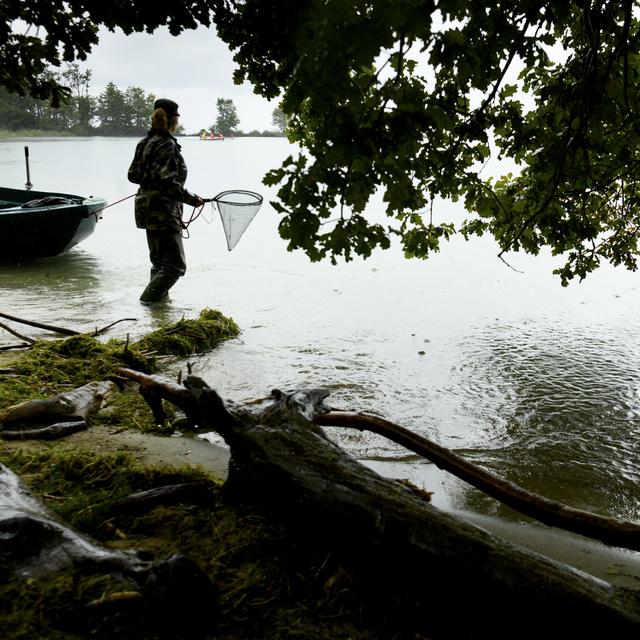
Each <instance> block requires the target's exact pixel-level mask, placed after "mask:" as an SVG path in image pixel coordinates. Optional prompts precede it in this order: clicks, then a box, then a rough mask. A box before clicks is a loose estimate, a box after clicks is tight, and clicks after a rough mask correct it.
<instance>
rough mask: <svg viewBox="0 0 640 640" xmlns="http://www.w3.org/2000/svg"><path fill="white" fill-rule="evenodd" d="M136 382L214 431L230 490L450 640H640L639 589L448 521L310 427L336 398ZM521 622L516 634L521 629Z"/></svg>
mask: <svg viewBox="0 0 640 640" xmlns="http://www.w3.org/2000/svg"><path fill="white" fill-rule="evenodd" d="M119 373H120V374H121V375H122V376H123V377H126V378H129V379H133V380H137V381H138V382H139V383H140V392H141V394H142V395H143V396H144V397H145V399H146V400H147V402H148V403H149V406H150V408H151V409H152V411H153V413H154V416H155V418H156V420H157V421H158V422H162V421H163V420H164V410H163V406H162V402H163V400H168V401H170V402H172V403H173V404H175V405H176V406H178V407H179V408H181V409H182V410H183V411H184V412H185V414H186V415H187V417H188V419H189V420H190V422H191V423H192V424H194V425H198V426H199V427H200V428H201V429H212V430H215V431H217V432H218V433H219V434H220V435H221V436H222V437H223V438H224V439H225V441H226V442H227V444H228V445H229V447H230V450H231V458H230V463H229V475H228V478H227V481H226V483H225V490H226V491H227V493H228V494H229V495H230V496H231V497H233V498H234V499H237V500H242V501H259V502H260V503H262V504H266V505H268V506H269V507H270V508H271V509H272V510H273V513H274V514H277V515H278V516H279V517H282V518H284V519H285V520H286V521H287V522H288V523H289V524H291V525H292V526H295V527H297V528H298V529H299V531H300V532H301V534H302V535H307V536H310V537H311V536H321V537H322V539H323V541H324V542H325V543H326V542H327V541H330V542H331V544H332V545H333V546H334V548H335V550H336V553H339V554H344V557H345V558H348V559H349V561H350V562H352V563H355V564H357V565H358V566H359V567H360V568H362V569H363V570H365V571H369V572H370V574H371V580H372V581H378V582H377V584H379V585H380V588H381V589H383V588H384V589H386V590H388V589H390V588H395V589H396V590H397V592H398V593H401V594H403V595H402V597H403V598H404V599H405V600H408V601H410V602H412V603H414V604H415V608H416V610H419V611H424V614H425V616H426V617H429V620H430V623H431V627H430V629H431V631H434V632H435V633H436V634H437V633H441V634H445V635H444V637H465V638H466V637H474V638H475V637H492V638H496V637H519V638H523V637H543V634H544V635H548V634H549V633H552V634H553V635H554V637H563V636H564V635H565V634H569V635H568V636H567V637H579V636H584V637H601V636H600V635H599V634H600V633H606V634H607V635H608V636H609V637H636V636H637V635H638V634H639V633H640V601H639V599H638V594H637V593H636V592H628V591H626V590H623V589H620V588H616V587H614V586H612V585H611V584H609V583H608V582H605V581H602V580H599V579H597V578H595V577H593V576H589V575H587V574H584V573H582V572H578V571H576V570H574V569H572V568H570V567H568V566H566V565H564V564H562V563H558V562H555V561H552V560H549V559H547V558H544V557H542V556H540V555H538V554H535V553H533V552H530V551H528V550H525V549H523V548H520V547H517V546H515V545H513V544H511V543H509V542H507V541H505V540H503V539H501V538H499V537H497V536H495V535H492V534H490V533H488V532H486V531H485V530H483V529H480V528H478V527H475V526H473V525H471V524H469V523H466V522H464V521H462V520H460V519H458V518H456V517H453V516H451V515H449V514H446V513H444V512H442V511H440V510H439V509H437V508H435V507H433V506H432V505H430V504H429V503H428V502H427V501H425V500H424V499H421V498H420V497H419V496H418V495H416V494H415V493H414V492H413V491H411V490H410V489H408V488H407V487H405V486H403V485H402V484H400V483H398V482H396V481H393V480H388V479H385V478H383V477H382V476H380V475H378V474H376V473H375V472H374V471H372V470H370V469H369V468H367V467H365V466H364V465H361V464H360V463H358V462H357V461H356V460H355V459H353V458H352V457H351V456H349V455H348V454H347V453H345V452H344V451H343V450H342V449H341V448H340V447H338V446H337V445H336V444H334V443H333V442H331V441H330V440H329V438H328V437H327V436H326V434H325V433H324V431H323V430H322V428H321V427H319V426H317V425H316V424H314V422H313V420H314V418H316V417H318V416H321V415H324V414H326V413H328V411H329V408H328V407H326V406H325V405H324V400H325V399H326V397H327V396H328V392H326V391H323V390H312V391H307V392H294V393H282V392H279V391H274V392H272V396H271V398H269V399H265V400H264V401H260V402H256V403H253V404H246V405H243V406H241V407H236V406H233V405H231V404H229V405H228V407H227V406H225V403H224V402H223V401H222V399H221V398H220V396H219V395H218V394H217V393H216V392H215V391H214V390H213V389H210V388H209V387H208V386H207V385H206V383H205V382H204V381H202V380H200V379H199V378H196V377H194V376H189V377H187V378H186V379H185V381H184V386H181V385H178V384H176V383H174V382H172V381H169V380H167V379H165V378H161V377H159V376H147V375H145V374H141V373H138V372H135V371H132V370H130V369H120V370H119ZM514 625H517V626H514Z"/></svg>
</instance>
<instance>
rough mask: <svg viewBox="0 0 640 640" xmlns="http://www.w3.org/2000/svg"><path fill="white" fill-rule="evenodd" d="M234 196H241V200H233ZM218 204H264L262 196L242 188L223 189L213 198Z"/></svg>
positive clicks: (243, 205) (246, 205)
mask: <svg viewBox="0 0 640 640" xmlns="http://www.w3.org/2000/svg"><path fill="white" fill-rule="evenodd" d="M232 196H239V197H240V200H233V199H232ZM212 200H213V201H214V202H215V203H216V204H225V205H229V206H232V207H251V206H254V207H255V206H260V205H261V204H262V196H261V195H260V194H259V193H256V192H255V191H244V190H242V189H229V190H228V191H222V192H221V193H219V194H218V195H217V196H215V197H214V198H212Z"/></svg>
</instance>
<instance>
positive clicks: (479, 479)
mask: <svg viewBox="0 0 640 640" xmlns="http://www.w3.org/2000/svg"><path fill="white" fill-rule="evenodd" d="M314 422H315V423H316V424H319V425H324V426H333V427H347V428H350V429H358V430H360V431H371V432H373V433H377V434H379V435H381V436H384V437H385V438H388V439H389V440H392V441H393V442H396V443H398V444H400V445H402V446H403V447H406V448H407V449H409V450H410V451H413V452H414V453H417V454H418V455H421V456H423V457H425V458H427V459H429V460H431V461H432V462H433V463H435V464H436V465H437V466H438V467H439V468H441V469H444V470H445V471H448V472H449V473H452V474H453V475H455V476H456V477H458V478H460V479H461V480H464V481H465V482H468V483H469V484H471V485H472V486H474V487H475V488H476V489H480V490H481V491H483V492H484V493H486V494H487V495H489V496H491V497H492V498H495V499H496V500H499V501H500V502H502V503H503V504H506V505H508V506H509V507H511V508H512V509H516V510H517V511H519V512H520V513H523V514H525V515H527V516H531V517H532V518H535V519H536V520H539V521H540V522H543V523H544V524H547V525H550V526H553V527H559V528H561V529H566V530H567V531H572V532H573V533H578V534H580V535H583V536H588V537H590V538H595V539H597V540H600V541H601V542H604V543H605V544H609V545H615V546H620V547H625V548H627V549H634V550H636V551H638V550H640V525H638V524H635V523H633V522H629V521H625V520H618V519H615V518H609V517H606V516H601V515H598V514H595V513H590V512H588V511H582V510H580V509H574V508H572V507H568V506H566V505H564V504H562V503H560V502H555V501H553V500H549V499H547V498H545V497H544V496H541V495H538V494H535V493H531V492H529V491H527V490H526V489H523V488H522V487H519V486H518V485H516V484H514V483H512V482H509V481H508V480H503V479H501V478H498V477H496V476H494V475H493V474H492V473H489V472H488V471H485V470H484V469H481V468H480V467H478V466H476V465H474V464H472V463H470V462H467V461H466V460H464V459H463V458H461V457H460V456H459V455H457V454H455V453H454V452H453V451H451V450H450V449H446V448H445V447H441V446H439V445H437V444H435V443H433V442H431V441H429V440H427V439H426V438H423V437H422V436H419V435H417V434H415V433H413V432H411V431H409V430H408V429H405V428H403V427H401V426H399V425H397V424H394V423H393V422H389V421H388V420H385V419H383V418H379V417H378V416H373V415H367V414H363V413H355V412H351V411H331V412H329V413H326V414H324V415H320V416H317V417H315V418H314Z"/></svg>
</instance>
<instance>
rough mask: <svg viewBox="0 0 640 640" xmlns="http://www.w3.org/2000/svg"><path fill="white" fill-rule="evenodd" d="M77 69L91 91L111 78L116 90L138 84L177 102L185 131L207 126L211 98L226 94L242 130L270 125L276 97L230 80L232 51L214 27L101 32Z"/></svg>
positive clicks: (213, 110)
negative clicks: (89, 73)
mask: <svg viewBox="0 0 640 640" xmlns="http://www.w3.org/2000/svg"><path fill="white" fill-rule="evenodd" d="M79 64H80V68H81V69H82V70H85V69H90V70H91V71H92V76H91V84H90V88H91V93H92V94H94V95H97V94H99V93H100V92H101V91H102V89H104V87H105V86H106V85H107V84H108V83H109V82H113V83H114V84H115V85H116V86H117V87H118V88H119V89H121V90H124V89H126V88H127V87H129V86H135V87H141V88H142V89H144V90H145V91H146V92H149V93H153V94H154V95H155V96H156V97H157V98H171V99H172V100H175V101H176V102H177V103H178V104H179V105H180V116H181V117H180V121H181V123H182V125H183V126H184V127H185V129H186V131H187V132H188V133H193V132H195V131H199V130H200V129H202V128H205V129H208V128H209V127H210V126H211V125H212V124H213V123H214V122H215V120H216V117H217V109H216V100H217V99H218V98H231V99H232V100H233V103H234V104H235V106H236V108H237V110H238V117H239V118H240V125H239V128H240V129H242V130H243V131H252V130H254V129H257V130H259V131H262V130H264V129H273V126H272V123H271V113H272V111H273V110H274V108H275V107H276V106H277V101H272V102H268V101H267V100H265V99H264V98H262V97H260V96H257V95H255V94H254V93H253V89H252V87H251V85H249V84H244V85H240V86H238V85H235V84H233V70H234V68H235V65H234V62H233V60H232V54H231V52H230V51H229V49H228V48H227V45H226V44H225V43H224V42H222V41H221V40H220V39H219V38H218V37H217V36H216V33H215V31H214V30H213V29H204V28H200V29H197V30H195V31H186V32H185V33H183V34H182V35H180V36H177V37H174V36H171V35H170V34H169V32H168V31H167V30H166V29H158V30H157V31H156V32H155V33H153V34H147V33H144V34H140V33H136V34H132V35H130V36H127V35H124V34H123V33H122V32H121V31H119V30H118V31H116V32H115V33H110V32H109V31H106V30H101V31H100V43H99V44H98V45H97V46H96V47H95V48H94V49H93V52H92V53H91V54H90V55H89V57H88V58H87V60H86V61H85V62H80V63H79Z"/></svg>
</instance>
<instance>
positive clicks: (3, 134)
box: [0, 129, 286, 140]
mask: <svg viewBox="0 0 640 640" xmlns="http://www.w3.org/2000/svg"><path fill="white" fill-rule="evenodd" d="M142 135H144V134H133V135H132V134H127V135H122V136H119V135H115V134H107V133H98V132H97V131H96V132H89V133H72V132H70V131H44V130H42V129H19V130H16V131H11V130H9V129H0V139H4V140H6V139H14V138H89V137H97V138H136V137H140V136H142ZM177 137H179V138H199V137H200V132H198V133H183V134H178V135H177ZM228 137H229V138H284V137H286V136H285V134H284V133H280V132H279V131H249V132H248V133H244V132H239V133H234V134H233V136H228Z"/></svg>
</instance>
